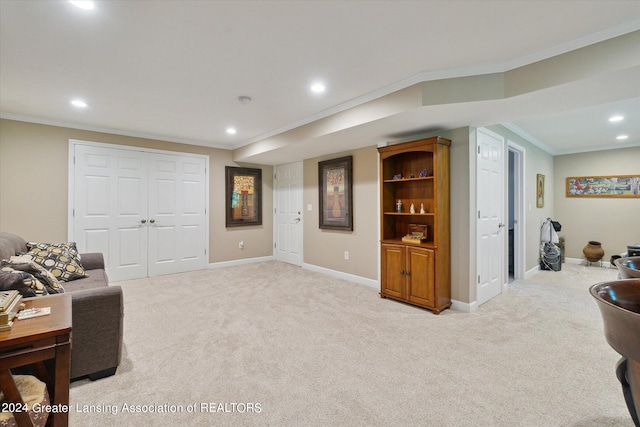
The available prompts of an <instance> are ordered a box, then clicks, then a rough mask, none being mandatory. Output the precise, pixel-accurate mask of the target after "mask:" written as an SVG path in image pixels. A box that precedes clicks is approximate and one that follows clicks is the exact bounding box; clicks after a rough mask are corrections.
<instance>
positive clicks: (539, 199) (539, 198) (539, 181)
mask: <svg viewBox="0 0 640 427" xmlns="http://www.w3.org/2000/svg"><path fill="white" fill-rule="evenodd" d="M536 207H538V208H544V175H542V174H541V173H539V174H537V175H536Z"/></svg>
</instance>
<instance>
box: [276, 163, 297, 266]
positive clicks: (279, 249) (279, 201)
mask: <svg viewBox="0 0 640 427" xmlns="http://www.w3.org/2000/svg"><path fill="white" fill-rule="evenodd" d="M302 182H303V176H302V162H296V163H290V164H287V165H280V166H276V168H275V189H276V191H275V192H274V206H275V214H274V216H273V218H274V219H273V220H274V230H275V232H274V233H273V239H274V250H273V251H274V258H275V259H276V260H278V261H284V262H288V263H290V264H295V265H298V266H301V265H302V244H303V224H302V218H303V216H302Z"/></svg>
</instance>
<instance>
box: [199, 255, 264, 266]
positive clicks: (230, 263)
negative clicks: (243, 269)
mask: <svg viewBox="0 0 640 427" xmlns="http://www.w3.org/2000/svg"><path fill="white" fill-rule="evenodd" d="M267 261H273V256H263V257H257V258H244V259H236V260H233V261H222V262H214V263H209V265H208V266H207V268H222V267H231V266H233V265H242V264H253V263H256V262H267Z"/></svg>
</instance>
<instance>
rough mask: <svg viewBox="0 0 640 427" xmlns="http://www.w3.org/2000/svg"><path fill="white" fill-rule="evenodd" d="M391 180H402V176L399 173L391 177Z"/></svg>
mask: <svg viewBox="0 0 640 427" xmlns="http://www.w3.org/2000/svg"><path fill="white" fill-rule="evenodd" d="M393 179H402V174H401V173H397V174H395V175H393Z"/></svg>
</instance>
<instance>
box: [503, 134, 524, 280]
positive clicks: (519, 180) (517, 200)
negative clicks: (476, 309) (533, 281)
mask: <svg viewBox="0 0 640 427" xmlns="http://www.w3.org/2000/svg"><path fill="white" fill-rule="evenodd" d="M508 151H509V172H508V181H509V183H508V190H507V193H508V194H507V200H508V201H507V205H508V223H507V225H508V228H509V251H508V265H509V268H508V272H509V282H511V281H513V280H517V279H523V278H524V266H525V262H524V257H525V250H524V248H525V243H524V236H525V230H524V225H525V219H524V216H525V208H524V165H525V163H524V157H525V150H524V148H523V147H521V146H519V145H518V144H516V143H514V142H512V141H508Z"/></svg>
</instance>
